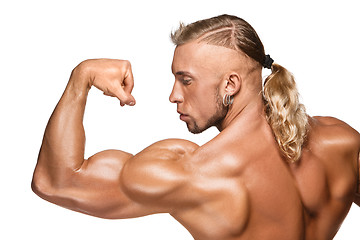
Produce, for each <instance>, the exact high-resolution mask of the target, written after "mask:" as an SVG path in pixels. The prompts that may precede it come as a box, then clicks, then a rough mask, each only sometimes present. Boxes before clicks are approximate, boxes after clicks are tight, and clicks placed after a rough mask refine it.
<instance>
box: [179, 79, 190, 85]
mask: <svg viewBox="0 0 360 240" xmlns="http://www.w3.org/2000/svg"><path fill="white" fill-rule="evenodd" d="M181 82H182V84H184V85H190V84H191V78H183V79H181Z"/></svg>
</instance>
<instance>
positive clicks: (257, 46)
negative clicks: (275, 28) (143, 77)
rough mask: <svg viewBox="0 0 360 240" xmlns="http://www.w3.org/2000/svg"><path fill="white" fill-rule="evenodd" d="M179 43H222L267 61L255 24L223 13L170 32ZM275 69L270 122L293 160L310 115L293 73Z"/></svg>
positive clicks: (269, 87) (270, 81) (267, 100)
mask: <svg viewBox="0 0 360 240" xmlns="http://www.w3.org/2000/svg"><path fill="white" fill-rule="evenodd" d="M171 40H172V41H173V43H174V44H175V45H176V46H179V45H181V44H185V43H187V42H190V41H192V40H199V41H200V42H206V43H207V44H211V45H217V46H223V47H226V48H230V49H234V50H238V51H241V52H243V53H245V54H246V55H247V56H249V57H250V58H252V59H253V60H255V62H256V63H258V67H261V66H263V65H264V64H265V59H266V55H265V50H264V46H263V44H262V42H261V40H260V38H259V36H258V35H257V33H256V31H255V30H254V28H253V27H252V26H251V25H250V24H249V23H247V22H246V21H245V20H243V19H241V18H238V17H236V16H231V15H221V16H217V17H213V18H209V19H204V20H200V21H197V22H194V23H191V24H188V25H184V24H180V27H179V28H178V29H177V30H176V31H175V32H173V33H172V34H171ZM271 71H272V73H271V74H270V75H269V76H268V77H267V78H266V79H265V82H264V87H263V97H264V104H265V109H266V110H265V112H266V117H267V121H268V123H269V125H270V126H271V128H272V131H273V134H274V137H275V139H276V141H277V143H278V145H279V147H280V150H281V152H282V153H283V155H284V156H285V157H286V159H287V160H288V161H290V162H296V161H297V160H299V159H300V157H301V150H302V146H303V145H304V142H305V139H306V136H307V129H308V116H307V114H306V111H305V107H304V105H302V104H300V102H299V93H298V90H297V88H296V83H295V80H294V77H293V75H292V74H291V73H290V72H289V71H287V70H286V69H285V68H284V67H282V66H280V65H279V64H275V63H274V64H273V65H272V67H271Z"/></svg>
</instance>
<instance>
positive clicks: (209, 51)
mask: <svg viewBox="0 0 360 240" xmlns="http://www.w3.org/2000/svg"><path fill="white" fill-rule="evenodd" d="M238 56H239V53H238V52H237V51H235V50H232V49H228V48H225V47H220V46H215V45H209V44H206V43H198V42H190V43H186V44H183V45H180V46H177V47H176V49H175V52H174V58H173V63H172V71H173V73H176V72H198V71H211V72H213V71H217V72H218V71H220V70H222V69H224V68H226V67H227V66H229V65H231V59H234V58H238Z"/></svg>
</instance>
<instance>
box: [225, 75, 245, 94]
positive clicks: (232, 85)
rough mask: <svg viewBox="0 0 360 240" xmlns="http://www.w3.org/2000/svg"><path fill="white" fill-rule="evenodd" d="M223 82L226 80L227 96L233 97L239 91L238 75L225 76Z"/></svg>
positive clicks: (240, 81)
mask: <svg viewBox="0 0 360 240" xmlns="http://www.w3.org/2000/svg"><path fill="white" fill-rule="evenodd" d="M225 80H226V86H225V92H226V93H227V94H228V95H230V96H234V95H235V94H237V93H238V92H239V91H240V89H241V84H242V79H241V77H240V75H239V74H237V73H231V74H229V75H227V77H226V79H225Z"/></svg>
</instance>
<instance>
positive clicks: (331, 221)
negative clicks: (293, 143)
mask: <svg viewBox="0 0 360 240" xmlns="http://www.w3.org/2000/svg"><path fill="white" fill-rule="evenodd" d="M254 66H255V67H254ZM172 70H173V73H174V76H175V83H174V88H173V90H172V92H171V95H170V101H171V102H173V103H176V104H177V110H178V112H179V114H180V119H181V120H183V121H184V122H186V124H187V127H188V128H189V130H190V131H191V132H194V133H195V132H201V131H203V130H205V129H206V128H208V127H210V126H216V127H217V128H218V129H219V130H220V133H219V135H217V136H216V137H215V138H214V139H212V140H211V141H209V142H208V143H206V144H205V145H203V146H198V145H196V144H195V143H192V142H189V141H186V140H180V139H167V140H164V141H160V142H157V143H154V144H153V145H151V146H149V147H148V148H146V149H144V150H143V151H141V152H140V153H138V154H136V155H132V154H129V153H126V152H123V151H117V150H107V151H103V152H99V153H97V154H95V155H94V156H92V157H90V158H89V159H84V148H85V133H84V129H83V116H84V110H85V104H86V99H87V95H88V92H89V90H90V88H91V87H92V86H95V87H96V88H98V89H100V90H102V91H103V92H104V93H105V94H106V95H109V96H114V97H117V98H118V99H119V100H120V104H121V105H122V106H124V105H131V106H132V105H135V99H134V97H133V96H132V95H131V91H132V88H133V76H132V72H131V65H130V63H129V62H128V61H122V60H111V59H97V60H87V61H84V62H82V63H81V64H79V65H78V66H77V67H76V68H75V69H74V70H73V72H72V74H71V77H70V80H69V83H68V85H67V87H66V90H65V92H64V94H63V96H62V97H61V99H60V101H59V103H58V105H57V106H56V108H55V110H54V112H53V114H52V116H51V118H50V120H49V123H48V125H47V128H46V131H45V134H44V140H43V143H42V146H41V151H40V154H39V158H38V163H37V166H36V169H35V172H34V178H33V183H32V187H33V190H34V192H35V193H36V194H38V195H39V196H40V197H42V198H44V199H46V200H48V201H50V202H53V203H55V204H58V205H60V206H63V207H65V208H69V209H72V210H75V211H78V212H82V213H86V214H90V215H93V216H97V217H101V218H109V219H124V218H132V217H140V216H145V215H149V214H155V213H169V214H171V216H173V217H174V218H175V219H176V220H177V221H179V222H180V223H181V224H182V225H183V226H184V227H185V228H186V229H187V230H188V231H189V232H190V233H191V234H192V236H193V237H194V239H196V240H219V239H221V240H256V239H261V240H274V239H276V240H289V239H291V240H325V239H326V240H327V239H332V238H333V237H334V235H335V234H336V232H337V230H338V228H339V227H340V224H341V223H342V221H343V219H344V218H345V216H346V215H347V213H348V211H349V209H350V206H351V204H352V203H353V202H355V203H356V204H360V197H359V195H358V188H359V187H358V182H359V174H358V172H359V168H358V166H359V160H360V159H359V158H360V156H359V153H360V135H359V133H358V132H356V131H355V130H354V129H352V128H351V127H350V126H348V125H347V124H345V123H344V122H341V121H339V120H337V119H334V118H324V117H314V118H309V122H310V128H309V134H308V138H307V143H306V145H305V146H304V149H303V152H302V158H301V159H300V160H299V161H298V162H297V163H295V164H290V163H288V162H287V161H286V160H285V159H284V157H283V156H282V155H281V153H280V151H279V147H278V145H277V143H276V141H275V140H274V136H273V134H272V131H271V128H270V126H269V125H268V123H267V121H266V118H265V114H264V105H263V100H262V97H261V94H259V93H260V91H261V66H257V67H256V63H254V62H253V61H252V60H251V59H249V58H248V57H246V56H244V55H243V54H240V53H239V52H237V51H235V50H231V49H227V48H223V47H217V46H211V45H207V44H204V43H197V42H190V43H187V44H184V45H181V46H178V47H177V48H176V50H175V53H174V60H173V65H172ZM225 93H227V94H229V95H233V96H234V103H233V104H232V105H231V106H230V107H228V108H225V107H224V106H223V105H222V103H221V100H222V96H223V95H224V94H225ZM124 111H125V110H124Z"/></svg>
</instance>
